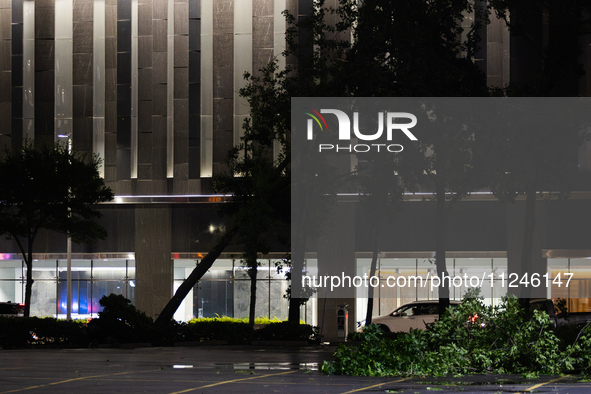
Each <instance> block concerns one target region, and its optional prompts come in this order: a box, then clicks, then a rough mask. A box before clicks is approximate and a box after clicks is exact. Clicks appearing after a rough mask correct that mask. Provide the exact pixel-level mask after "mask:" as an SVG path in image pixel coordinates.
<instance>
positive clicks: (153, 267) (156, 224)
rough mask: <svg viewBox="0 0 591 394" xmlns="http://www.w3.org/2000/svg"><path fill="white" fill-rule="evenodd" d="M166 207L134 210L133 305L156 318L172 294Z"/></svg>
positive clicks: (145, 207) (169, 217)
mask: <svg viewBox="0 0 591 394" xmlns="http://www.w3.org/2000/svg"><path fill="white" fill-rule="evenodd" d="M170 234H171V209H170V206H157V207H154V206H151V207H150V206H146V205H140V206H138V207H136V209H135V264H136V286H137V287H136V297H135V305H136V307H137V308H138V309H139V310H141V311H144V312H146V314H147V315H148V316H151V317H153V318H157V317H158V315H159V314H160V312H161V311H162V309H163V308H164V306H165V305H166V304H167V303H168V301H169V300H170V298H171V297H172V280H173V276H172V273H173V266H172V260H171V258H170V254H171V239H170Z"/></svg>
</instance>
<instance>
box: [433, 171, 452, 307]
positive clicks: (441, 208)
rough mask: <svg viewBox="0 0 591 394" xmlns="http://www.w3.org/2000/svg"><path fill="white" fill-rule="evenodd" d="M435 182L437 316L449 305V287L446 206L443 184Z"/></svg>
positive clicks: (438, 181)
mask: <svg viewBox="0 0 591 394" xmlns="http://www.w3.org/2000/svg"><path fill="white" fill-rule="evenodd" d="M440 175H441V174H440V173H438V174H437V177H438V179H437V181H436V183H435V193H436V198H437V206H436V213H435V217H436V221H437V223H436V240H435V265H436V266H437V276H439V278H440V279H441V283H440V286H439V316H440V317H441V316H442V315H443V314H444V313H445V310H446V309H447V308H448V307H449V287H448V286H446V284H445V281H444V277H447V267H446V263H445V252H446V238H447V216H448V214H447V209H446V208H447V207H446V205H447V204H446V201H445V185H444V184H443V182H442V181H440V180H439V176H440Z"/></svg>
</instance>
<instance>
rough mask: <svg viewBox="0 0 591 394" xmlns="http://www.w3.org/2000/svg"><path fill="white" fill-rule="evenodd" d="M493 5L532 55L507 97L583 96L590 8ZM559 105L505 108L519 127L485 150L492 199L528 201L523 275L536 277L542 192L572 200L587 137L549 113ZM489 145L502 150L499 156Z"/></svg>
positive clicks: (524, 0)
mask: <svg viewBox="0 0 591 394" xmlns="http://www.w3.org/2000/svg"><path fill="white" fill-rule="evenodd" d="M489 5H490V7H491V8H492V9H493V10H494V12H495V13H496V15H497V16H498V17H499V18H501V19H503V20H504V21H505V23H506V25H507V26H508V27H509V30H510V32H511V34H512V36H513V38H514V39H515V40H516V41H517V42H518V44H519V45H520V47H521V48H522V52H524V53H528V54H529V55H530V56H529V57H528V59H527V62H525V63H524V62H523V61H522V63H523V64H522V65H521V70H519V71H520V73H519V74H520V75H522V76H523V78H522V79H521V80H519V81H511V83H510V84H509V85H508V86H506V87H505V89H503V91H502V93H503V94H505V95H509V96H519V97H528V96H535V97H556V96H576V95H578V80H579V78H580V77H581V76H582V75H583V74H584V72H583V67H582V65H581V53H582V47H581V38H582V37H583V36H584V35H589V34H591V4H589V2H587V1H579V0H564V1H557V0H542V1H531V0H518V1H513V0H512V1H507V0H491V1H490V2H489ZM518 65H519V64H518ZM526 68H527V69H526ZM556 104H557V103H556V102H548V101H546V102H544V101H533V100H531V99H530V101H529V102H527V101H523V102H521V106H520V108H505V111H507V113H509V114H511V113H513V114H515V113H516V112H517V115H515V116H514V117H513V118H517V119H521V122H519V121H517V122H514V123H513V124H512V125H511V126H510V127H504V128H502V129H500V130H499V131H500V133H499V134H498V135H496V136H495V138H493V139H489V140H488V141H486V142H487V143H488V147H487V148H486V149H484V151H483V152H482V158H484V159H485V160H487V163H486V166H487V167H488V169H489V170H490V171H491V174H490V175H489V179H490V180H491V185H490V187H491V190H492V191H493V192H494V193H495V195H496V196H497V197H498V198H499V199H500V200H501V201H509V202H514V201H515V199H516V198H517V197H518V196H525V198H526V203H525V217H524V233H523V242H522V252H521V259H520V260H521V261H520V264H521V268H522V270H523V272H529V273H531V272H532V271H531V270H532V253H533V241H534V229H535V209H536V208H535V207H536V200H537V198H538V193H539V192H541V191H555V192H557V193H555V194H557V195H558V196H559V197H561V198H566V197H568V192H569V191H570V189H571V187H572V175H573V173H575V172H576V163H575V161H574V160H575V158H576V149H577V146H578V145H579V144H580V143H581V142H582V141H583V139H584V138H586V137H587V136H585V135H582V134H581V133H579V130H581V129H583V128H584V127H586V126H588V125H584V124H580V123H579V124H577V119H576V118H573V117H569V116H568V115H567V116H565V117H562V118H561V122H558V121H557V119H556V117H552V116H550V113H549V112H548V111H554V106H555V105H556ZM580 104H582V105H586V103H584V102H580ZM544 105H546V107H545V110H544V109H543V108H544V107H543V106H544ZM575 106H576V104H575ZM573 109H574V108H571V109H570V110H573ZM567 112H568V111H567ZM519 113H523V114H526V113H527V114H528V115H531V116H527V117H525V116H520V115H519ZM579 113H581V112H579ZM559 123H560V124H559ZM491 147H494V149H496V152H497V154H496V155H495V156H494V157H491V155H490V153H491V151H492V150H491V149H490V148H491ZM487 153H489V154H487ZM523 294H524V295H525V296H527V294H526V293H523Z"/></svg>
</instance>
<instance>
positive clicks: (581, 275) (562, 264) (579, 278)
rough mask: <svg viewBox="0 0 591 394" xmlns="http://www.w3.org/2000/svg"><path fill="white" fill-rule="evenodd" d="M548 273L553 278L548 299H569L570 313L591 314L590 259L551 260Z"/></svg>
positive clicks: (549, 260)
mask: <svg viewBox="0 0 591 394" xmlns="http://www.w3.org/2000/svg"><path fill="white" fill-rule="evenodd" d="M548 272H549V273H550V278H552V282H551V284H552V285H551V287H550V289H549V294H548V297H551V298H554V299H557V298H563V299H567V300H568V303H567V307H568V311H569V312H591V298H589V295H590V294H591V293H590V291H591V258H590V257H587V258H549V259H548ZM570 274H572V277H571V276H570ZM569 277H570V282H568V280H569ZM567 282H568V283H567ZM567 284H568V286H567Z"/></svg>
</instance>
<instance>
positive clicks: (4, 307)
mask: <svg viewBox="0 0 591 394" xmlns="http://www.w3.org/2000/svg"><path fill="white" fill-rule="evenodd" d="M24 315H25V304H18V303H15V302H10V301H8V302H0V316H8V317H23V316H24Z"/></svg>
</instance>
